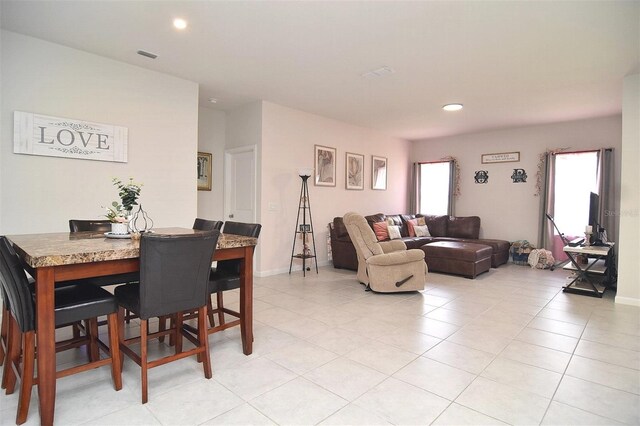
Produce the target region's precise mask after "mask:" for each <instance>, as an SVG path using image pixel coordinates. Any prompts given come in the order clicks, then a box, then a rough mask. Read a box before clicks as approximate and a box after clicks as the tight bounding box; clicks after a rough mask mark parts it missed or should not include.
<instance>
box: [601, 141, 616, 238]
mask: <svg viewBox="0 0 640 426" xmlns="http://www.w3.org/2000/svg"><path fill="white" fill-rule="evenodd" d="M614 169H615V167H614V156H613V149H612V148H602V149H600V150H599V151H598V171H597V173H598V175H597V185H598V195H599V196H600V206H599V209H600V226H601V227H603V228H604V229H606V231H607V239H608V240H609V241H617V240H618V235H617V234H618V231H617V229H618V226H617V225H618V224H617V215H615V214H612V212H614V211H615V210H616V208H615V200H616V198H617V197H616V187H615V177H614V171H615V170H614Z"/></svg>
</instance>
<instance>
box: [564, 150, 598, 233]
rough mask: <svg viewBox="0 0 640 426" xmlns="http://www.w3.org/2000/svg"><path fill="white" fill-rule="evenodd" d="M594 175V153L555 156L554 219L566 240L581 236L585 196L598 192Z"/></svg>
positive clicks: (586, 212) (586, 204)
mask: <svg viewBox="0 0 640 426" xmlns="http://www.w3.org/2000/svg"><path fill="white" fill-rule="evenodd" d="M597 171H598V152H597V151H590V152H577V153H561V154H556V173H555V201H554V219H555V221H556V224H557V225H558V228H560V231H562V232H564V233H565V235H567V236H571V237H581V236H582V237H583V236H584V228H585V226H586V225H587V224H588V223H589V193H591V192H596V193H597V192H598V186H597ZM554 232H555V233H556V234H557V231H555V230H554Z"/></svg>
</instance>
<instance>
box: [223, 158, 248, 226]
mask: <svg viewBox="0 0 640 426" xmlns="http://www.w3.org/2000/svg"><path fill="white" fill-rule="evenodd" d="M224 170H225V179H224V215H225V219H224V220H225V221H227V220H230V221H233V222H247V223H255V222H256V147H255V145H252V146H247V147H241V148H233V149H228V150H225V154H224Z"/></svg>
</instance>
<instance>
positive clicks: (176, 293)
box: [115, 230, 220, 404]
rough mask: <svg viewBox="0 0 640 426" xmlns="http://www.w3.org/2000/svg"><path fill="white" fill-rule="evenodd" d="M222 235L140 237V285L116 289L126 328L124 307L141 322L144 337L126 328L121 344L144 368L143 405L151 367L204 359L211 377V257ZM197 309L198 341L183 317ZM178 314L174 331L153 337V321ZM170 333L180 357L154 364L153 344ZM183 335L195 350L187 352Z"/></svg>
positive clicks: (122, 334)
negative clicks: (150, 349)
mask: <svg viewBox="0 0 640 426" xmlns="http://www.w3.org/2000/svg"><path fill="white" fill-rule="evenodd" d="M219 236H220V231H218V230H213V231H204V232H199V233H195V234H181V235H161V234H143V235H142V237H141V239H140V282H139V283H135V284H129V285H125V286H119V287H116V289H115V295H116V298H117V299H118V303H119V305H120V310H119V313H118V315H119V320H120V325H122V323H123V321H124V309H128V310H129V311H131V312H134V313H136V314H138V316H139V318H140V336H139V337H134V338H129V339H125V338H124V330H123V329H122V328H121V329H120V337H119V341H120V349H121V350H122V352H123V353H124V354H125V355H127V356H128V357H129V358H131V359H132V360H133V361H134V362H135V363H136V364H138V365H139V366H140V368H141V384H142V403H143V404H144V403H146V402H147V401H148V399H149V398H148V383H147V370H148V369H150V368H154V367H158V366H160V365H163V364H166V363H168V362H171V361H176V360H179V359H182V358H185V357H188V356H192V355H197V356H198V361H203V368H204V375H205V377H206V378H207V379H210V378H211V361H210V358H209V341H208V339H207V328H206V320H205V318H206V316H207V298H208V296H209V293H208V291H207V290H208V289H207V285H208V279H209V272H210V270H211V259H212V258H213V253H214V251H215V248H216V244H217V242H218V237H219ZM194 310H197V312H198V337H197V338H195V337H192V336H190V335H189V334H188V333H186V332H184V331H183V330H182V313H183V312H191V311H194ZM175 314H177V315H175ZM174 315H175V322H173V321H172V326H171V327H170V328H169V329H168V330H158V331H157V332H156V333H149V328H148V320H149V318H153V317H169V316H174ZM167 334H170V335H172V336H173V337H174V341H175V345H174V348H175V354H173V355H167V356H164V357H162V358H159V359H155V360H152V361H150V360H148V349H147V346H148V340H149V339H153V338H158V337H161V336H165V335H167ZM182 335H184V336H185V337H187V338H188V339H189V340H190V341H191V342H192V343H193V344H194V345H195V347H194V348H192V349H189V350H183V347H182V346H183V345H182V339H181V337H182ZM136 343H140V354H139V355H138V354H137V353H136V352H134V351H133V350H132V349H131V348H130V347H129V346H130V345H132V344H136Z"/></svg>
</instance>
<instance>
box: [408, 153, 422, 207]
mask: <svg viewBox="0 0 640 426" xmlns="http://www.w3.org/2000/svg"><path fill="white" fill-rule="evenodd" d="M410 182H411V188H409V213H413V214H417V213H420V212H419V211H418V206H420V163H413V166H412V167H411V181H410Z"/></svg>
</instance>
